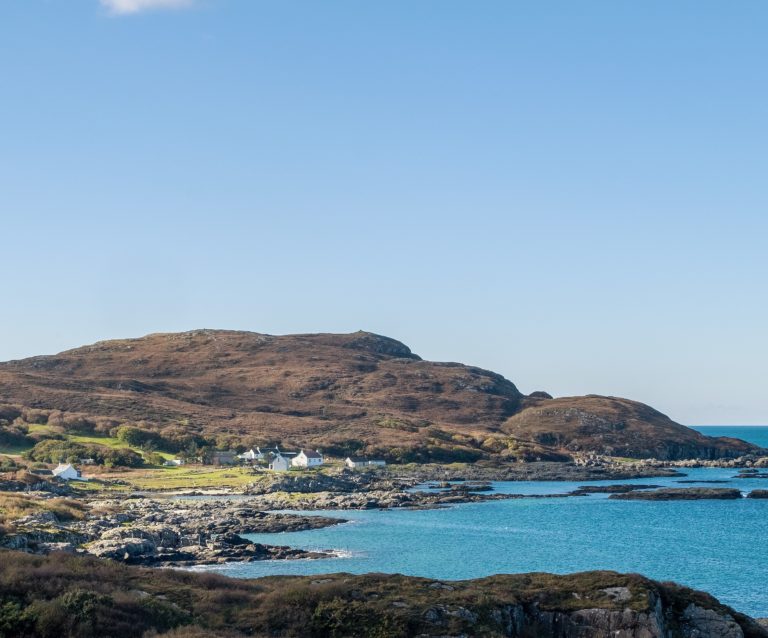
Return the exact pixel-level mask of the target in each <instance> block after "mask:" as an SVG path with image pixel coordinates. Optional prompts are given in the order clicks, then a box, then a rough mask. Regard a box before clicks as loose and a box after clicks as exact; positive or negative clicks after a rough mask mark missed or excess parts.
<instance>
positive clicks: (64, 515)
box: [0, 492, 85, 535]
mask: <svg viewBox="0 0 768 638" xmlns="http://www.w3.org/2000/svg"><path fill="white" fill-rule="evenodd" d="M38 512H53V513H54V514H56V516H57V518H58V519H59V520H60V521H71V520H81V519H82V518H84V516H85V505H83V503H81V502H80V501H76V500H74V499H69V498H51V499H42V498H36V497H31V496H25V495H24V494H19V493H15V492H0V535H1V531H2V530H4V531H5V532H10V531H13V521H14V520H16V519H18V518H21V517H23V516H29V515H30V514H36V513H38Z"/></svg>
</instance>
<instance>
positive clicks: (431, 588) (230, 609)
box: [0, 552, 768, 638]
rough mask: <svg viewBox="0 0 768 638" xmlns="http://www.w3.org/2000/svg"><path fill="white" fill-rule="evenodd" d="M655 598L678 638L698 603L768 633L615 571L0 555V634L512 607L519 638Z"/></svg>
mask: <svg viewBox="0 0 768 638" xmlns="http://www.w3.org/2000/svg"><path fill="white" fill-rule="evenodd" d="M608 588H622V589H623V588H626V593H627V597H626V598H622V599H621V600H617V599H616V598H615V597H614V596H612V595H611V594H610V591H608ZM656 599H658V600H659V601H660V605H661V611H662V614H661V618H663V619H664V622H665V624H666V626H665V627H664V628H662V629H664V631H665V635H670V636H679V635H681V630H680V620H681V618H682V615H683V612H684V610H685V609H686V608H687V607H688V606H689V605H690V604H691V603H694V604H696V605H699V606H700V607H702V608H705V609H712V610H713V611H715V612H716V613H718V614H730V615H731V616H733V617H734V618H735V619H736V621H737V622H738V624H739V625H740V626H741V628H742V630H743V632H744V635H745V636H746V637H747V638H765V637H766V635H768V634H766V633H765V632H764V630H761V629H760V628H759V626H758V625H757V624H756V623H754V622H753V621H751V620H750V619H748V618H747V617H745V616H743V615H741V614H739V613H737V612H735V611H733V610H732V609H729V608H727V607H725V606H723V605H721V604H720V603H719V602H718V601H717V600H715V599H714V598H712V597H711V596H709V595H707V594H704V593H701V592H695V591H692V590H690V589H687V588H684V587H679V586H677V585H672V584H661V583H657V582H654V581H651V580H648V579H646V578H643V577H642V576H638V575H623V574H616V573H613V572H586V573H582V574H572V575H569V576H555V575H551V574H520V575H515V576H493V577H490V578H485V579H480V580H471V581H461V582H452V583H450V584H444V583H436V582H435V581H432V580H428V579H424V578H414V577H406V576H399V575H382V574H368V575H364V576H352V575H350V574H328V575H326V576H323V577H322V578H321V579H320V578H317V577H272V578H262V579H259V580H240V579H229V578H225V577H223V576H219V575H215V574H196V573H191V572H184V571H176V570H148V569H141V568H136V567H128V566H125V565H122V564H118V563H116V562H111V561H100V560H97V559H92V558H83V557H77V556H67V555H54V556H47V557H44V556H32V555H27V554H21V553H15V552H4V553H3V554H2V556H0V638H11V637H14V638H38V637H39V638H49V637H50V638H94V637H96V636H120V637H121V638H142V637H148V636H157V635H160V634H162V635H167V636H168V638H171V637H175V638H182V637H186V638H191V637H193V636H195V637H203V636H207V637H222V638H223V637H225V636H226V637H230V638H237V637H240V636H245V635H248V636H254V635H256V636H281V637H283V638H303V637H306V638H321V637H323V638H333V637H342V636H356V637H359V638H398V637H403V638H405V637H410V636H417V635H435V634H439V635H462V634H463V635H472V636H486V637H493V636H499V637H500V636H503V635H509V633H508V631H507V627H508V623H509V622H510V615H509V614H510V611H511V610H519V611H516V612H515V613H516V614H517V616H516V619H517V620H516V622H518V623H522V632H523V633H522V634H521V635H530V636H551V635H553V634H552V627H551V625H549V626H548V625H546V623H542V624H539V618H540V616H539V614H540V613H541V612H552V613H554V614H561V615H567V614H570V613H572V612H575V611H578V610H581V609H593V610H594V609H606V610H611V611H615V612H617V613H618V614H620V615H621V614H626V613H627V612H626V611H625V610H627V609H630V610H633V611H635V612H646V611H649V610H650V608H651V604H652V602H653V601H655V600H656ZM550 622H551V620H550ZM567 622H568V621H567V620H566V621H563V623H562V624H563V626H565V624H566V623H567ZM588 622H589V621H588V620H585V619H583V618H582V620H581V622H580V623H579V624H578V626H579V632H580V633H579V635H586V634H584V631H588V630H589V626H588V624H585V623H588ZM547 627H549V628H547ZM635 629H637V627H635ZM166 632H170V633H166ZM557 635H561V634H560V633H558V634H557ZM562 635H571V634H562ZM573 635H575V634H573Z"/></svg>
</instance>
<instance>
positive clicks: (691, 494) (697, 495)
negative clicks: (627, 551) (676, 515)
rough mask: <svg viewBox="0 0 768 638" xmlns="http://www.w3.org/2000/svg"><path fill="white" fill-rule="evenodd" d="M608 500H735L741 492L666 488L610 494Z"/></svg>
mask: <svg viewBox="0 0 768 638" xmlns="http://www.w3.org/2000/svg"><path fill="white" fill-rule="evenodd" d="M608 498H614V499H621V500H625V501H700V500H708V499H715V500H735V499H740V498H741V491H740V490H737V489H733V488H728V487H668V488H664V489H660V490H651V491H631V492H626V493H623V494H611V495H610V496H609V497H608Z"/></svg>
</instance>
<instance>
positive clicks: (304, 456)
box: [291, 450, 323, 467]
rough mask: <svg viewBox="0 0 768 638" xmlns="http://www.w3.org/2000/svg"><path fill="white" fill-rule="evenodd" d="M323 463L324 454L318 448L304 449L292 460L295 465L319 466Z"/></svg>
mask: <svg viewBox="0 0 768 638" xmlns="http://www.w3.org/2000/svg"><path fill="white" fill-rule="evenodd" d="M322 464H323V455H322V454H320V452H318V451H316V450H306V451H305V450H302V451H301V452H299V453H298V454H297V455H296V456H295V457H294V458H293V459H292V460H291V465H293V467H319V466H321V465H322Z"/></svg>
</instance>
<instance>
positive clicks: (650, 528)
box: [205, 428, 768, 617]
mask: <svg viewBox="0 0 768 638" xmlns="http://www.w3.org/2000/svg"><path fill="white" fill-rule="evenodd" d="M758 430H763V431H762V432H759V431H758ZM750 432H751V434H752V437H753V439H752V440H754V441H755V442H756V443H759V442H760V441H761V440H763V439H762V437H764V436H765V437H768V428H750ZM718 435H720V434H718ZM685 473H686V474H687V476H686V477H684V478H683V480H695V481H712V480H723V481H727V482H726V483H723V484H722V485H709V486H711V487H718V486H719V487H736V488H739V489H741V490H742V491H744V492H745V493H746V492H748V491H750V490H752V489H768V480H766V479H737V478H735V477H736V474H737V471H736V470H733V469H725V468H697V469H686V470H685ZM680 480H681V479H680V478H658V479H643V480H636V481H626V482H630V483H631V482H634V483H653V484H657V485H664V486H674V487H682V486H689V485H688V484H681V483H680V482H679V481H680ZM615 482H616V481H598V482H591V483H589V484H600V483H604V484H610V483H615ZM582 484H585V483H583V482H581V483H572V482H550V481H526V482H500V483H495V484H494V489H495V490H496V491H499V492H505V493H518V494H528V495H535V494H549V493H563V492H567V491H570V490H571V489H574V488H575V487H577V486H578V485H582ZM701 485H708V484H707V483H701ZM307 513H308V514H312V512H307ZM314 513H315V514H317V512H314ZM323 514H324V515H328V516H335V517H339V518H344V519H348V520H349V521H350V522H348V523H345V524H342V525H339V526H335V527H330V528H326V529H320V530H310V531H305V532H291V533H281V534H256V535H250V536H249V538H251V539H252V540H254V541H256V542H260V543H267V544H276V545H290V546H293V547H300V548H304V549H316V550H319V549H333V550H335V551H336V552H338V553H339V556H340V557H339V558H334V559H321V560H299V561H262V562H253V563H232V564H227V565H223V566H216V567H214V568H210V567H208V568H205V569H206V570H211V569H213V570H215V571H219V572H222V573H224V574H227V575H230V576H235V577H241V578H255V577H259V576H267V575H274V574H322V573H329V572H351V573H366V572H388V573H402V574H409V575H417V576H426V577H430V578H440V579H466V578H477V577H482V576H488V575H491V574H496V573H518V572H529V571H545V572H553V573H570V572H575V571H584V570H594V569H610V570H616V571H622V572H638V573H641V574H644V575H647V576H650V577H652V578H656V579H659V580H673V581H676V582H678V583H681V584H684V585H688V586H691V587H695V588H697V589H703V590H705V591H708V592H710V593H712V594H713V595H715V596H716V597H718V598H719V599H720V600H721V601H723V602H725V603H726V604H729V605H732V606H733V607H735V608H736V609H738V610H739V611H742V612H745V613H748V614H750V615H753V616H758V617H760V616H768V525H767V524H766V523H768V500H757V499H741V500H736V501H685V502H653V501H634V502H633V501H621V500H611V499H608V497H607V495H605V494H596V495H591V496H586V497H571V498H545V499H541V498H523V499H515V500H507V501H491V502H487V503H472V504H464V505H458V506H454V507H450V508H441V509H434V510H420V511H412V510H388V511H357V510H354V511H332V512H323Z"/></svg>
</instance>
